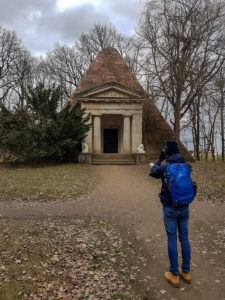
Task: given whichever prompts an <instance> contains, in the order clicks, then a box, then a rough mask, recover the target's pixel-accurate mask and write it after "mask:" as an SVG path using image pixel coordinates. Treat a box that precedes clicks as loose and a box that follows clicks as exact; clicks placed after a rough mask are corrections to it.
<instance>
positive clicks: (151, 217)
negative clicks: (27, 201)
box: [0, 165, 225, 300]
mask: <svg viewBox="0 0 225 300" xmlns="http://www.w3.org/2000/svg"><path fill="white" fill-rule="evenodd" d="M91 169H92V171H93V172H94V174H95V176H96V181H97V184H96V187H95V188H94V190H93V191H92V193H91V194H90V195H89V196H84V197H82V198H80V199H78V200H76V201H73V202H71V201H70V202H63V203H49V204H40V205H18V206H16V205H15V204H14V206H3V205H1V206H0V216H1V217H2V218H4V217H9V218H21V219H26V218H46V217H68V218H69V217H73V216H84V217H89V216H93V217H97V218H100V219H101V218H104V219H105V218H106V219H109V220H110V221H112V222H113V223H116V224H117V225H119V226H121V227H122V228H123V230H125V231H127V232H130V233H131V234H133V235H134V236H135V238H136V240H137V243H136V245H137V247H139V250H140V251H142V252H144V253H145V255H146V257H147V262H145V263H143V272H144V284H145V285H146V286H148V287H149V298H148V299H166V300H167V299H170V300H175V299H177V300H178V299H182V300H186V299H188V300H190V299H193V300H195V299H196V300H197V299H198V300H203V299H204V300H214V299H225V285H224V282H225V258H224V253H222V252H221V251H217V250H218V249H217V246H216V242H215V240H214V237H213V236H210V235H207V234H208V230H209V228H211V229H210V230H211V233H212V234H215V239H216V236H217V230H219V229H220V230H221V228H222V230H224V225H225V218H224V212H225V203H220V204H213V203H210V202H204V201H201V202H200V201H194V202H193V203H192V204H191V206H190V216H191V218H190V234H189V236H190V242H191V247H192V265H191V275H192V284H190V285H188V284H185V283H184V282H181V283H180V288H173V287H172V286H170V285H169V284H168V282H166V281H165V279H164V278H163V274H164V272H165V271H167V270H168V266H169V263H168V256H167V245H166V243H167V241H166V234H165V230H164V224H163V220H162V206H161V204H160V202H159V199H158V192H159V188H160V186H159V185H158V184H155V183H154V181H153V179H150V178H149V176H148V167H147V166H146V165H141V166H91ZM212 228H213V230H214V231H213V230H212ZM217 238H218V236H217ZM222 246H224V245H222Z"/></svg>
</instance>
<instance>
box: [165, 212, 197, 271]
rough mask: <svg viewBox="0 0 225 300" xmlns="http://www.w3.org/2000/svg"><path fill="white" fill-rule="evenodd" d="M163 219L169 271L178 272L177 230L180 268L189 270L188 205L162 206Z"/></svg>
mask: <svg viewBox="0 0 225 300" xmlns="http://www.w3.org/2000/svg"><path fill="white" fill-rule="evenodd" d="M163 219H164V223H165V228H166V233H167V237H168V254H169V259H170V272H171V273H173V274H174V275H177V274H178V273H179V269H178V252H177V230H178V233H179V241H180V243H181V250H182V259H183V264H182V267H181V268H182V270H183V271H184V272H189V271H190V260H191V247H190V243H189V240H188V219H189V207H182V208H180V207H166V206H163Z"/></svg>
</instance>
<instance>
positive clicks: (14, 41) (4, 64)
mask: <svg viewBox="0 0 225 300" xmlns="http://www.w3.org/2000/svg"><path fill="white" fill-rule="evenodd" d="M20 54H21V42H20V40H19V39H18V38H17V36H16V33H15V32H14V31H10V30H6V29H4V28H2V27H0V102H4V101H5V98H6V96H7V95H8V94H9V92H10V90H11V89H12V87H13V86H15V84H16V82H15V73H16V65H17V62H18V59H19V57H20Z"/></svg>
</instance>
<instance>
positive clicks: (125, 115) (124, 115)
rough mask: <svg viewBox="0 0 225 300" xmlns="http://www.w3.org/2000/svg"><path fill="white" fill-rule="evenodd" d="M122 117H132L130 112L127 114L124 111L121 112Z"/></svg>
mask: <svg viewBox="0 0 225 300" xmlns="http://www.w3.org/2000/svg"><path fill="white" fill-rule="evenodd" d="M123 117H124V118H125V117H128V118H131V117H132V114H129V113H127V114H126V113H125V114H123Z"/></svg>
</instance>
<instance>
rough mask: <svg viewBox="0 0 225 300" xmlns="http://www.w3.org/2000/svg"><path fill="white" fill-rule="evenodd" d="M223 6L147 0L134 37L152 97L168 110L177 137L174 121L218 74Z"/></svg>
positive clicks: (194, 0) (202, 0)
mask: <svg viewBox="0 0 225 300" xmlns="http://www.w3.org/2000/svg"><path fill="white" fill-rule="evenodd" d="M223 16H224V1H223V0H222V1H212V0H162V1H160V2H156V1H148V2H147V4H146V7H145V10H144V13H143V16H142V19H141V22H140V27H139V35H140V37H141V38H142V39H143V41H144V42H145V46H146V53H147V55H146V59H145V61H144V64H143V69H144V70H145V71H146V72H147V73H148V76H150V78H151V79H150V81H151V85H152V86H151V88H152V89H153V92H152V93H153V94H154V95H155V96H156V97H157V98H158V99H161V101H162V98H164V99H166V100H167V101H168V102H169V103H170V104H171V105H172V107H173V120H171V121H172V124H173V128H174V132H175V135H176V137H177V138H179V133H180V121H181V119H182V118H183V117H184V116H185V115H186V113H187V112H188V110H189V109H190V107H191V105H192V103H193V101H194V100H195V99H196V97H198V96H199V94H201V92H202V90H203V88H204V87H205V86H206V84H207V83H208V82H209V81H210V80H212V78H213V77H214V76H215V75H216V74H217V73H218V71H219V70H220V68H221V66H222V64H223V62H224V54H225V46H224V34H223V30H224V19H223Z"/></svg>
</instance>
